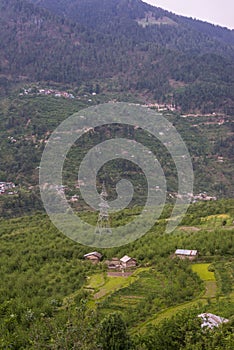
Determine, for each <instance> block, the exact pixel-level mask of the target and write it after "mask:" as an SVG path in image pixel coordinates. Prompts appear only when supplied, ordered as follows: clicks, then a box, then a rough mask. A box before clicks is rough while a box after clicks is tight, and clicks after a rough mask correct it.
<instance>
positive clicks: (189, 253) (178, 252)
mask: <svg viewBox="0 0 234 350" xmlns="http://www.w3.org/2000/svg"><path fill="white" fill-rule="evenodd" d="M175 254H176V255H186V256H196V255H197V250H188V249H176V251H175Z"/></svg>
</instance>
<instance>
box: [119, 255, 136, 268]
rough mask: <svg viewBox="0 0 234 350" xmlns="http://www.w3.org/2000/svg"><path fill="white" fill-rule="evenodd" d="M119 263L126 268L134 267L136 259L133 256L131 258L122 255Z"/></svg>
mask: <svg viewBox="0 0 234 350" xmlns="http://www.w3.org/2000/svg"><path fill="white" fill-rule="evenodd" d="M120 264H121V267H122V268H124V269H126V268H129V267H135V266H136V264H137V261H136V259H134V258H131V257H130V256H128V255H124V256H123V257H122V258H121V259H120Z"/></svg>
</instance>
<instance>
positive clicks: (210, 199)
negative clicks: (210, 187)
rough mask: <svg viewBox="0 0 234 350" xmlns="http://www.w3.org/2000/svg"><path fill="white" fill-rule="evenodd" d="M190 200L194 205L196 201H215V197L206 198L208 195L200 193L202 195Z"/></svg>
mask: <svg viewBox="0 0 234 350" xmlns="http://www.w3.org/2000/svg"><path fill="white" fill-rule="evenodd" d="M192 200H193V202H194V203H195V202H197V201H216V200H217V197H215V196H208V194H207V193H206V192H202V193H199V194H196V195H193V197H192Z"/></svg>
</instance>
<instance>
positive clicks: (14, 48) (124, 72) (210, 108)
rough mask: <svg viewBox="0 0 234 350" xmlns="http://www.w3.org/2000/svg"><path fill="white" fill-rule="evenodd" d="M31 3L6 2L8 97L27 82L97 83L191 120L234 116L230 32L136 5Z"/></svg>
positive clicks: (4, 78) (4, 80)
mask: <svg viewBox="0 0 234 350" xmlns="http://www.w3.org/2000/svg"><path fill="white" fill-rule="evenodd" d="M32 2H34V3H36V5H38V4H39V5H40V7H37V6H35V5H34V4H32V3H31V2H30V1H26V0H24V1H23V0H20V1H15V0H10V1H4V0H1V1H0V10H1V13H2V16H1V20H0V29H1V30H0V33H1V34H0V35H1V36H0V57H1V66H0V72H1V81H0V89H1V90H0V91H2V93H6V92H7V91H9V88H10V86H11V85H12V83H14V82H16V81H22V80H24V81H25V80H26V81H32V80H33V81H38V80H40V81H42V80H44V81H47V82H59V83H68V82H69V83H74V84H80V83H82V82H87V81H90V82H92V81H94V80H98V82H99V83H102V84H103V83H105V84H104V85H105V89H106V90H109V91H111V90H114V91H119V92H121V91H125V92H126V91H134V92H137V93H138V94H144V95H148V96H150V97H151V98H153V99H155V100H156V101H158V102H161V103H162V102H163V103H164V102H166V103H172V102H173V104H174V105H175V106H177V107H178V108H181V109H182V111H186V112H187V111H195V112H196V111H200V112H202V113H212V112H214V111H220V112H223V113H225V114H232V113H233V99H234V98H233V88H232V86H233V71H234V69H233V57H234V50H233V42H234V39H233V33H232V32H231V31H228V30H226V31H225V30H224V29H223V28H220V29H219V28H216V27H214V28H213V27H212V26H210V27H209V26H208V25H207V26H205V24H204V29H203V26H202V25H199V23H197V22H196V21H194V22H193V21H192V20H190V21H186V20H185V19H184V18H183V17H180V16H176V15H173V14H171V13H168V12H167V11H164V10H162V9H159V8H154V7H152V6H150V5H147V4H145V3H143V2H142V1H136V0H135V1H130V0H128V1H125V0H121V1H119V0H118V1H114V0H112V1H104V2H103V1H100V0H98V1H97V0H95V1H94V0H92V1H60V2H56V3H54V2H53V1H51V2H50V1H48V0H46V1H32ZM165 17H166V18H168V21H169V22H168V23H166V24H157V21H160V19H162V18H165ZM144 20H145V21H146V23H149V24H150V21H153V25H146V26H144V25H142V24H141V23H142V22H141V21H143V22H144ZM147 21H148V22H147ZM219 30H220V32H219ZM210 33H211V34H210ZM9 43H11V45H9ZM61 52H64V53H66V54H62V55H61Z"/></svg>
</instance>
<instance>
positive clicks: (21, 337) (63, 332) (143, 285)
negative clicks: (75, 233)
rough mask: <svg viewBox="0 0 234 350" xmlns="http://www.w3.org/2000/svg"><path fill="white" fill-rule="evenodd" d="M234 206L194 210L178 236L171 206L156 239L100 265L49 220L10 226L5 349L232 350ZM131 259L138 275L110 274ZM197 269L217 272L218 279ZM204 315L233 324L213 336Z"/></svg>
mask: <svg viewBox="0 0 234 350" xmlns="http://www.w3.org/2000/svg"><path fill="white" fill-rule="evenodd" d="M233 204H234V203H233V200H222V201H217V202H211V203H197V204H194V205H192V206H191V207H190V209H189V212H188V213H187V215H186V217H185V218H184V222H183V223H182V225H181V226H179V227H178V228H177V229H176V231H175V232H174V233H173V234H170V235H168V234H166V235H165V234H163V232H164V227H165V221H166V218H167V217H168V216H169V215H170V210H171V208H170V207H166V208H165V210H164V214H163V216H162V219H160V220H159V221H158V222H157V223H156V225H155V226H154V227H153V228H152V229H151V231H150V232H149V233H148V234H146V235H145V236H144V237H142V238H141V239H139V240H137V241H135V242H134V243H131V244H129V245H127V246H122V247H120V248H112V249H102V250H101V253H102V254H103V261H102V262H101V263H99V264H97V265H93V264H92V263H90V262H88V261H85V260H84V259H83V255H84V254H85V253H87V251H89V250H90V248H88V247H85V246H81V245H78V244H77V243H75V242H73V241H71V240H69V239H67V238H65V237H64V236H63V235H62V234H61V233H59V232H58V231H57V230H56V229H55V227H54V226H53V225H52V224H51V223H50V221H49V219H48V218H47V217H46V215H42V214H37V215H33V216H25V217H21V218H17V219H11V220H5V219H1V221H0V243H1V245H0V246H1V254H0V263H1V273H0V274H1V288H0V304H1V307H0V329H1V332H0V333H1V336H0V348H1V349H8V348H12V349H46V348H48V349H71V348H73V349H84V350H85V349H91V348H92V349H98V348H100V349H117V348H118V347H116V346H117V345H116V344H118V342H119V344H120V345H119V346H120V347H119V349H123V350H125V349H139V350H140V349H149V350H151V349H152V350H153V349H165V344H167V348H168V349H191V346H192V348H193V349H203V348H204V347H205V348H206V349H207V350H214V349H225V350H230V349H231V348H232V345H233V341H234V339H233V334H232V332H233V316H232V315H233V307H234V306H233V269H234V265H233V253H234V252H233V215H234V212H233ZM86 215H87V214H86ZM90 215H94V214H91V213H90ZM125 215H126V216H128V215H132V212H131V211H126V214H125ZM87 217H88V215H87ZM224 219H225V222H226V224H225V225H224ZM116 220H117V221H118V222H121V220H122V219H120V218H116ZM185 225H186V226H185ZM211 227H212V229H211ZM178 247H180V248H189V249H198V251H199V261H198V262H195V263H191V262H189V261H182V260H179V259H172V254H173V253H174V251H175V249H176V248H178ZM124 254H129V255H130V256H132V257H135V258H136V259H137V262H138V267H137V269H136V270H135V271H132V272H133V273H132V275H130V276H129V275H126V277H121V275H120V277H110V276H109V275H108V272H107V267H106V264H105V260H106V259H110V258H112V257H116V256H117V257H121V256H123V255H124ZM194 266H195V267H196V266H197V267H198V268H199V269H200V268H202V269H204V268H207V267H206V266H209V271H213V272H207V273H208V275H209V274H210V275H211V276H213V277H212V278H211V280H209V279H208V281H206V279H203V277H202V278H201V277H200V276H199V275H198V274H197V273H196V272H195V271H196V270H194V269H193V267H194ZM212 274H213V275H212ZM209 283H211V284H210V285H211V286H212V288H211V289H208V290H207V286H208V284H209ZM162 286H163V288H162ZM178 306H179V307H180V308H178ZM201 312H213V313H215V314H218V315H220V316H222V317H225V318H227V319H229V322H228V323H227V324H225V325H223V326H220V327H219V328H217V329H214V330H212V331H207V332H204V331H202V330H201V326H200V321H199V319H198V318H197V315H198V314H200V313H201ZM164 315H165V316H164ZM120 334H121V337H120ZM113 339H114V340H113ZM113 341H114V344H115V345H113ZM111 342H112V343H111ZM191 342H192V343H191ZM111 344H112V345H111ZM108 346H109V347H108ZM121 346H122V347H121Z"/></svg>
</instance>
